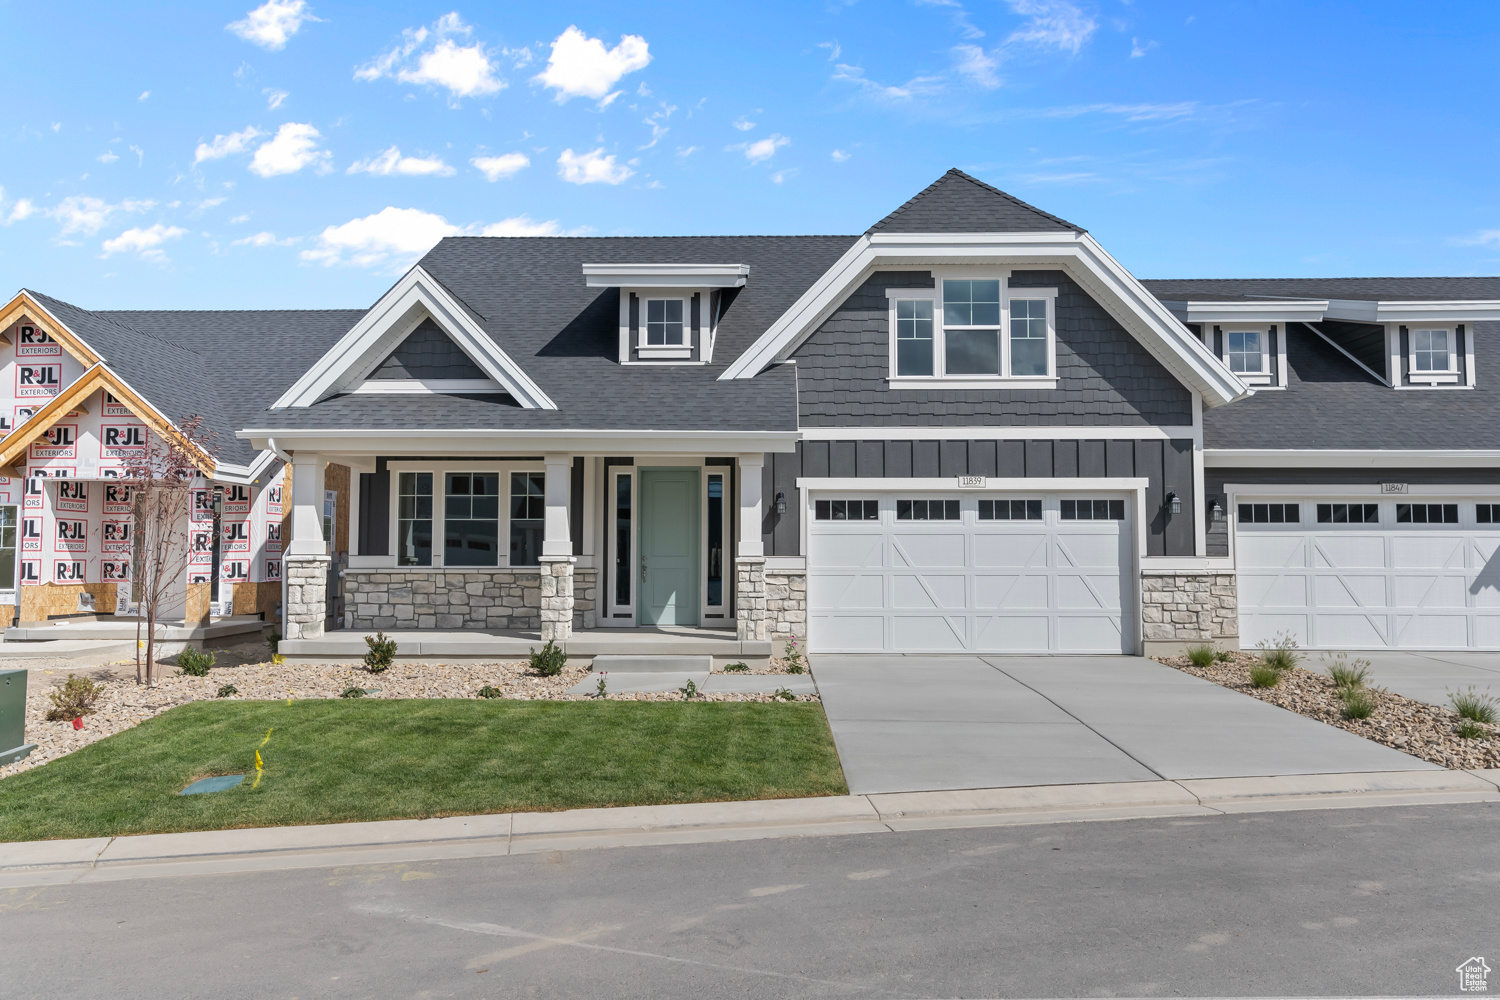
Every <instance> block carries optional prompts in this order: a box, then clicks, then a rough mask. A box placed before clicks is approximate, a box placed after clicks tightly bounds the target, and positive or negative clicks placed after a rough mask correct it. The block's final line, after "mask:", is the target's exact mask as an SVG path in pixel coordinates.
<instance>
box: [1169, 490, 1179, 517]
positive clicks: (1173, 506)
mask: <svg viewBox="0 0 1500 1000" xmlns="http://www.w3.org/2000/svg"><path fill="white" fill-rule="evenodd" d="M1167 513H1169V514H1181V513H1182V497H1180V496H1178V495H1177V494H1176V493H1174V492H1169V493H1168V494H1167Z"/></svg>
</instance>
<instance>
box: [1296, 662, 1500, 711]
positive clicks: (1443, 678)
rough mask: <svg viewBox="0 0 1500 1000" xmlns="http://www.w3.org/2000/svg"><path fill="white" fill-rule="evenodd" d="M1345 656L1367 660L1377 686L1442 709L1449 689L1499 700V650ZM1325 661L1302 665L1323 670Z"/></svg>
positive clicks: (1445, 706)
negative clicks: (1469, 691)
mask: <svg viewBox="0 0 1500 1000" xmlns="http://www.w3.org/2000/svg"><path fill="white" fill-rule="evenodd" d="M1349 659H1351V660H1355V659H1360V660H1369V661H1370V679H1371V681H1372V682H1373V683H1374V684H1375V685H1376V686H1378V687H1383V688H1386V689H1388V690H1391V691H1394V692H1396V693H1397V694H1404V695H1406V697H1408V698H1415V699H1416V700H1417V701H1425V702H1426V703H1427V704H1429V705H1438V706H1440V707H1442V708H1449V707H1451V706H1450V705H1449V704H1448V694H1449V692H1456V691H1467V690H1468V689H1469V688H1471V687H1472V688H1474V689H1475V690H1476V691H1478V692H1479V693H1480V694H1489V695H1491V696H1493V697H1495V698H1497V699H1500V653H1469V652H1455V653H1426V652H1423V653H1411V652H1405V651H1396V650H1389V649H1382V650H1376V651H1374V652H1355V653H1350V654H1349ZM1326 662H1327V661H1326V660H1324V659H1320V658H1318V657H1315V656H1314V657H1309V658H1308V659H1306V660H1304V661H1303V662H1302V666H1304V667H1306V668H1307V669H1309V670H1323V669H1324V667H1325V664H1326Z"/></svg>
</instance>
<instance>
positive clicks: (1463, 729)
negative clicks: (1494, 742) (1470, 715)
mask: <svg viewBox="0 0 1500 1000" xmlns="http://www.w3.org/2000/svg"><path fill="white" fill-rule="evenodd" d="M1453 731H1454V732H1455V733H1457V734H1458V735H1459V738H1460V739H1465V740H1487V739H1489V738H1490V731H1489V730H1488V729H1486V728H1484V727H1483V726H1481V725H1480V724H1479V723H1477V722H1475V721H1474V720H1473V719H1459V720H1458V725H1456V726H1454V727H1453Z"/></svg>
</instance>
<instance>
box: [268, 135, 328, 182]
mask: <svg viewBox="0 0 1500 1000" xmlns="http://www.w3.org/2000/svg"><path fill="white" fill-rule="evenodd" d="M319 137H320V136H319V132H318V130H317V129H315V128H313V127H312V126H311V125H306V124H298V123H297V122H287V123H286V124H285V125H283V126H281V128H279V129H277V130H276V137H275V138H273V139H271V140H270V141H269V142H264V143H262V144H261V146H260V148H259V149H257V150H256V151H255V158H254V159H252V160H251V161H250V172H251V173H253V174H256V175H258V176H260V177H276V176H278V175H280V174H295V173H296V172H297V171H299V170H301V169H302V168H303V167H306V166H311V165H313V164H319V165H320V166H325V167H326V165H327V163H328V161H329V160H330V159H331V158H332V156H331V154H330V153H329V152H328V151H327V150H325V149H319V148H318V139H319Z"/></svg>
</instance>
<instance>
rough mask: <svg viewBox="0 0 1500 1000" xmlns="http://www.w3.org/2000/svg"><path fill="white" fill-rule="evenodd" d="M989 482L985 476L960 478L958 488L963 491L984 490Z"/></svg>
mask: <svg viewBox="0 0 1500 1000" xmlns="http://www.w3.org/2000/svg"><path fill="white" fill-rule="evenodd" d="M986 482H987V480H986V478H985V477H984V476H959V477H958V488H959V489H961V490H982V489H984V484H985V483H986Z"/></svg>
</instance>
